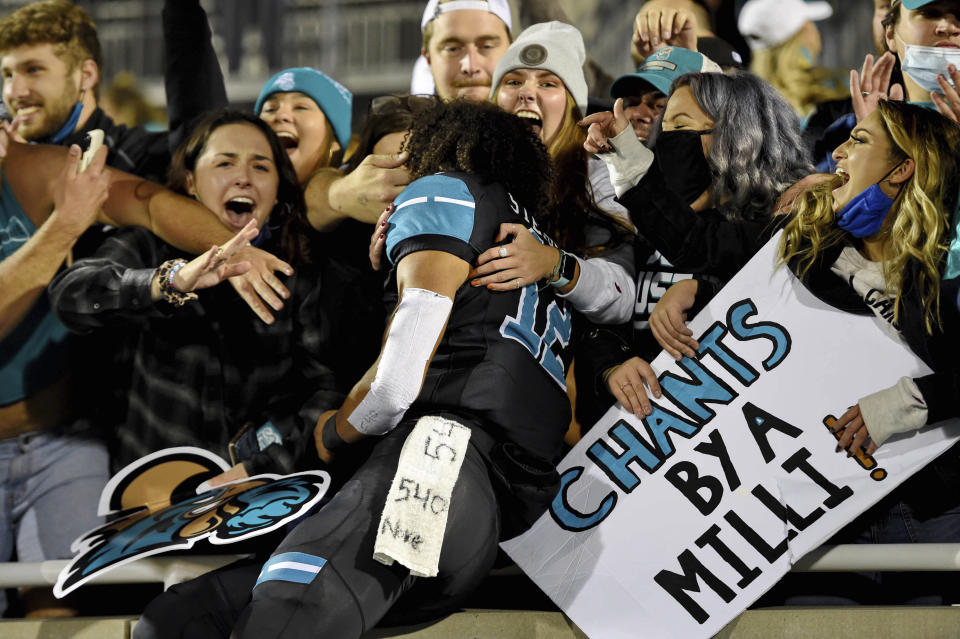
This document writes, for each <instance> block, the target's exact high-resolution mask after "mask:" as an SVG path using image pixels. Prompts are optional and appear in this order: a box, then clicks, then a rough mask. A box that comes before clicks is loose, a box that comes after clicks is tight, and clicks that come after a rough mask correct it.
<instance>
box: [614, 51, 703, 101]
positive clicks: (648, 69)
mask: <svg viewBox="0 0 960 639" xmlns="http://www.w3.org/2000/svg"><path fill="white" fill-rule="evenodd" d="M720 72H721V69H720V67H719V66H718V65H717V63H716V62H714V61H713V60H711V59H710V58H708V57H707V56H705V55H703V54H701V53H697V52H696V51H691V50H690V49H684V48H683V47H664V48H663V49H660V50H658V51H656V52H654V53H652V54H650V56H649V57H648V58H647V59H646V60H644V61H643V62H642V63H641V64H640V66H638V67H637V71H636V73H628V74H626V75H622V76H620V77H619V78H617V79H616V80H615V81H614V83H613V84H612V85H611V86H610V95H611V97H613V98H626V97H631V96H640V95H643V94H644V93H648V92H650V91H659V92H661V93H663V94H664V95H668V94H669V93H670V85H671V84H673V81H674V80H676V79H677V78H679V77H680V76H681V75H683V74H685V73H720Z"/></svg>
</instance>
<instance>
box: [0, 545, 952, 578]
mask: <svg viewBox="0 0 960 639" xmlns="http://www.w3.org/2000/svg"><path fill="white" fill-rule="evenodd" d="M249 556H250V555H170V556H163V557H151V558H148V559H140V560H139V561H134V562H131V563H129V564H125V565H123V566H118V567H116V568H114V569H112V570H110V571H107V572H106V573H104V574H102V575H100V576H99V577H97V578H95V579H93V580H92V581H91V582H90V583H94V584H134V583H162V584H163V587H164V589H166V588H169V587H170V586H173V585H175V584H178V583H182V582H184V581H187V580H189V579H193V578H194V577H198V576H200V575H202V574H204V573H206V572H209V571H211V570H216V569H217V568H221V567H223V566H226V565H227V564H229V563H232V562H234V561H237V560H238V559H244V558H247V557H249ZM68 563H69V562H68V560H65V559H64V560H51V561H39V562H13V563H0V588H17V587H24V586H50V585H53V584H55V583H56V581H57V576H58V575H59V574H60V571H61V570H63V568H64V567H65V566H66V565H67V564H68ZM792 570H793V572H881V571H883V572H906V571H909V572H952V571H960V544H844V545H838V546H821V547H820V548H817V549H816V550H814V551H811V552H810V553H808V554H807V555H805V556H804V557H803V558H801V559H800V560H799V561H797V563H796V564H794V566H793V569H792ZM518 571H519V568H516V567H515V566H511V567H509V568H506V569H501V570H496V571H494V572H493V574H494V575H497V574H516V573H517V572H518Z"/></svg>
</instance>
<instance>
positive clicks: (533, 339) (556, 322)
mask: <svg viewBox="0 0 960 639" xmlns="http://www.w3.org/2000/svg"><path fill="white" fill-rule="evenodd" d="M539 302H540V296H539V295H537V287H536V285H534V284H529V285H527V286H525V287H523V290H522V291H521V292H520V305H519V307H518V308H517V316H516V317H507V318H506V319H504V320H503V324H502V325H501V326H500V334H501V335H503V336H504V337H506V338H507V339H512V340H515V341H517V342H520V344H522V345H523V347H524V348H526V349H527V350H528V351H529V352H530V355H532V356H533V357H534V358H535V359H536V360H537V361H538V362H540V366H542V367H543V369H544V370H545V371H547V373H548V374H549V375H550V377H552V378H553V380H554V381H555V382H557V384H559V385H560V388H562V389H563V390H564V391H566V390H567V380H566V374H565V371H564V369H563V360H562V359H560V357H559V356H558V355H557V354H556V353H554V352H553V349H552V348H551V346H552V345H553V343H554V342H557V341H559V342H560V345H561V346H564V347H565V346H566V345H567V344H569V343H570V315H569V314H567V312H566V311H564V310H563V309H562V308H560V307H559V306H558V305H557V302H556V301H555V300H554V301H551V302H550V306H548V307H547V325H546V327H545V328H544V329H543V332H542V333H537V332H536V331H535V330H534V324H535V322H536V319H537V304H538V303H539Z"/></svg>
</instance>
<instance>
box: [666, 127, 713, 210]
mask: <svg viewBox="0 0 960 639" xmlns="http://www.w3.org/2000/svg"><path fill="white" fill-rule="evenodd" d="M710 133H713V129H709V130H707V131H663V132H661V133H660V135H659V136H658V137H657V146H656V148H655V149H654V155H655V157H656V159H657V166H658V167H659V168H660V172H661V173H662V174H663V181H664V183H665V184H666V186H667V188H668V189H670V190H671V191H673V192H674V193H676V194H677V195H678V196H680V198H681V199H683V201H684V202H686V203H687V204H693V203H694V201H696V199H697V198H698V197H700V195H701V194H702V193H703V192H704V191H706V190H707V189H708V188H709V187H710V185H711V184H712V183H713V173H712V172H711V170H710V164H709V163H708V162H707V158H705V157H704V156H703V145H702V144H701V143H700V136H702V135H709V134H710Z"/></svg>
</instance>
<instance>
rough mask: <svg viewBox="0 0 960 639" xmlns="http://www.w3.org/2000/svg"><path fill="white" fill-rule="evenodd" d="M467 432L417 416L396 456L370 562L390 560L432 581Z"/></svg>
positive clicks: (454, 424) (450, 423) (455, 425)
mask: <svg viewBox="0 0 960 639" xmlns="http://www.w3.org/2000/svg"><path fill="white" fill-rule="evenodd" d="M469 441H470V429H469V428H467V427H466V426H463V425H461V424H458V423H457V422H454V421H450V420H449V419H444V418H442V417H435V416H427V417H421V418H420V419H419V420H418V421H417V425H416V426H414V428H413V431H412V432H411V433H410V434H409V435H408V436H407V440H406V441H405V442H404V443H403V450H401V451H400V460H399V462H398V463H397V473H396V474H395V475H394V476H393V483H392V484H391V485H390V492H389V493H388V494H387V503H386V504H385V505H384V507H383V514H381V515H380V526H379V528H378V530H377V540H376V543H375V544H374V546H373V558H374V559H376V560H377V561H379V562H380V563H382V564H386V565H387V566H390V565H393V562H394V561H398V562H400V563H401V564H402V565H404V566H406V567H407V568H409V569H410V573H411V574H412V575H414V576H416V577H436V576H437V566H438V564H439V562H440V549H441V548H442V546H443V534H444V530H445V529H446V527H447V512H448V511H449V510H450V496H451V495H452V494H453V487H454V485H455V484H456V483H457V477H458V476H459V475H460V465H461V464H462V463H463V458H464V457H465V456H466V454H467V444H468V443H469Z"/></svg>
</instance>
